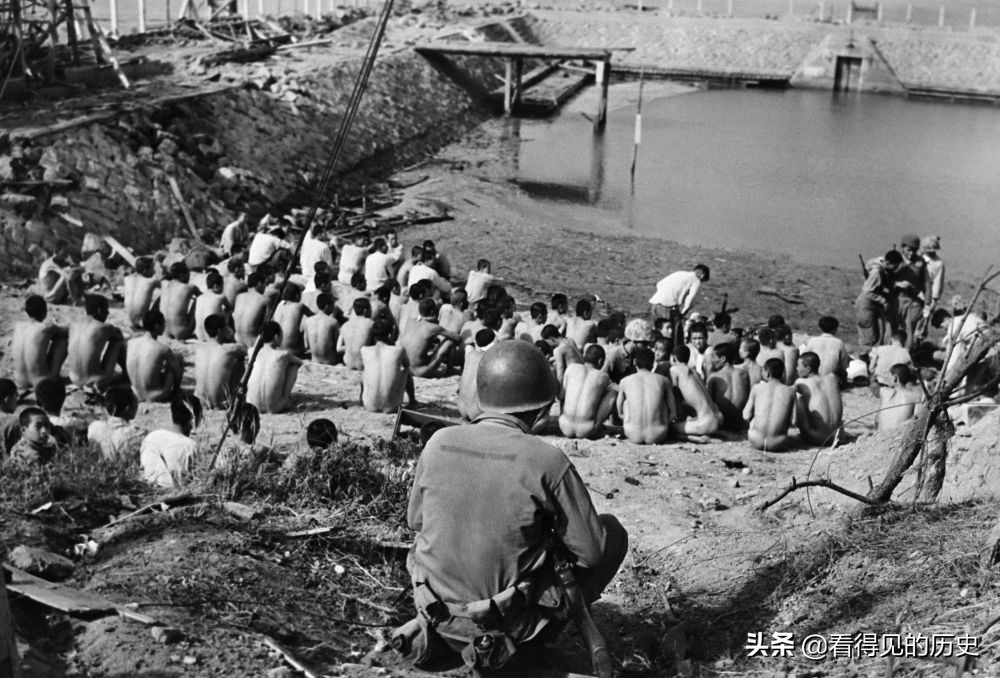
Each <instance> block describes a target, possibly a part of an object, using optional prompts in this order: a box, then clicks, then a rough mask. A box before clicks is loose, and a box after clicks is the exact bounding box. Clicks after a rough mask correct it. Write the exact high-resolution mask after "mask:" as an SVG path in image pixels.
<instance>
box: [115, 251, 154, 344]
mask: <svg viewBox="0 0 1000 678" xmlns="http://www.w3.org/2000/svg"><path fill="white" fill-rule="evenodd" d="M124 287H125V289H124V296H125V314H126V315H128V321H129V324H130V325H131V326H132V327H134V328H135V329H140V328H141V327H142V317H143V316H144V315H146V311H148V310H149V309H151V308H153V299H154V298H155V297H156V294H157V292H159V290H160V278H159V276H157V275H156V268H155V266H154V264H153V259H152V257H138V258H136V260H135V272H134V273H132V274H131V275H127V276H125V281H124Z"/></svg>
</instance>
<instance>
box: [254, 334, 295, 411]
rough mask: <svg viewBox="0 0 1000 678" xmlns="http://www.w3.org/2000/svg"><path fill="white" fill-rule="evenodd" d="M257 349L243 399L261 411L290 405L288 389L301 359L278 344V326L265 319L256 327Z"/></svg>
mask: <svg viewBox="0 0 1000 678" xmlns="http://www.w3.org/2000/svg"><path fill="white" fill-rule="evenodd" d="M260 339H261V344H262V345H261V348H260V352H258V353H257V359H256V360H255V361H254V363H253V367H252V368H251V370H250V379H249V380H248V381H247V402H248V403H250V404H251V405H255V406H256V407H257V410H258V411H259V412H261V413H265V412H274V413H278V412H284V411H285V410H287V409H288V408H289V407H291V395H292V389H293V388H294V387H295V380H296V379H297V378H298V376H299V367H301V366H302V360H300V359H299V358H296V357H295V356H293V355H292V354H291V353H289V352H288V351H286V350H284V349H282V348H280V347H281V325H279V324H278V323H276V322H274V321H273V320H269V321H267V322H266V323H264V325H263V326H262V327H261V329H260Z"/></svg>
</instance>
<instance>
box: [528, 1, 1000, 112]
mask: <svg viewBox="0 0 1000 678" xmlns="http://www.w3.org/2000/svg"><path fill="white" fill-rule="evenodd" d="M532 16H533V17H534V18H535V19H536V22H535V24H534V27H533V29H534V31H535V33H536V34H537V35H538V36H539V38H540V39H541V40H542V41H544V42H547V43H550V44H554V45H581V46H582V45H586V46H604V45H607V46H631V47H635V48H636V49H635V51H632V52H618V53H616V54H615V56H614V64H618V65H623V66H629V67H633V68H638V67H639V66H640V65H645V66H647V67H659V68H665V69H666V68H670V69H688V70H693V71H705V70H710V71H715V72H718V73H760V74H762V75H765V74H766V75H785V76H791V75H792V73H793V72H794V71H795V69H796V68H797V67H798V66H799V64H801V63H802V61H803V60H804V59H806V57H807V56H808V55H809V53H810V52H811V51H812V50H813V49H814V48H815V47H816V46H817V45H819V44H820V43H821V42H822V41H823V39H824V38H826V37H827V36H828V35H830V34H831V33H834V34H840V33H843V34H845V35H851V34H853V35H855V36H858V37H866V38H871V39H872V40H873V41H874V42H875V43H876V44H877V46H878V49H879V51H880V52H881V53H882V55H883V56H884V57H885V59H886V61H887V62H888V64H889V65H890V66H891V67H892V69H893V71H895V73H896V76H897V77H898V78H899V80H900V81H901V82H902V83H903V84H904V85H906V86H910V87H933V88H944V89H959V90H969V91H977V92H1000V33H983V34H956V33H947V32H941V31H932V30H914V29H911V28H905V27H900V28H887V27H883V28H880V27H865V26H839V25H835V24H829V23H819V22H805V21H803V22H778V21H767V20H763V19H700V18H687V17H670V16H665V15H650V14H643V15H642V17H637V16H636V15H635V14H632V13H626V12H596V11H593V12H557V11H543V10H538V11H534V12H532Z"/></svg>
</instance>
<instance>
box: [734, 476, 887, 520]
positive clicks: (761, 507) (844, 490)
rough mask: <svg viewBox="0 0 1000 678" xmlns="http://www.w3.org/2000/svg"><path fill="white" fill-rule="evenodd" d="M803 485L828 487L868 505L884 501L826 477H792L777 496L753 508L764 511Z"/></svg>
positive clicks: (875, 504)
mask: <svg viewBox="0 0 1000 678" xmlns="http://www.w3.org/2000/svg"><path fill="white" fill-rule="evenodd" d="M803 487H826V488H828V489H831V490H833V491H834V492H839V493H840V494H842V495H844V496H845V497H850V498H851V499H854V500H855V501H860V502H861V503H863V504H869V505H870V506H881V505H882V504H883V503H884V502H881V501H878V500H875V499H871V498H869V497H866V496H865V495H863V494H858V493H857V492H854V491H852V490H849V489H847V488H846V487H842V486H840V485H837V484H836V483H834V482H833V481H832V480H830V479H828V478H820V479H818V480H801V481H800V480H796V479H795V478H792V484H791V485H789V486H788V487H786V488H785V489H784V490H782V491H781V492H780V493H779V494H778V495H777V496H775V497H772V498H771V499H768V500H767V501H765V502H763V503H762V504H759V505H757V506H756V507H755V509H754V510H756V511H761V512H763V511H766V510H767V509H769V508H771V507H772V506H774V505H775V504H777V503H778V502H779V501H781V500H782V499H784V498H785V497H787V496H788V495H790V494H791V493H792V492H794V491H795V490H800V489H802V488H803Z"/></svg>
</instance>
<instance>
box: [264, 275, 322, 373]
mask: <svg viewBox="0 0 1000 678" xmlns="http://www.w3.org/2000/svg"><path fill="white" fill-rule="evenodd" d="M312 314H313V313H312V311H310V310H309V309H308V308H306V305H305V304H303V303H302V289H301V288H300V287H299V286H298V285H293V284H291V283H289V284H288V286H287V287H285V298H284V299H282V300H281V302H280V303H279V304H278V307H277V308H275V309H274V315H273V316H272V317H271V319H272V320H274V322H276V323H278V324H279V325H281V336H282V337H283V338H282V340H281V348H283V349H285V350H286V351H291V352H292V355H302V354H303V353H305V348H304V346H303V342H302V319H303V318H308V317H309V316H311V315H312Z"/></svg>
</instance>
